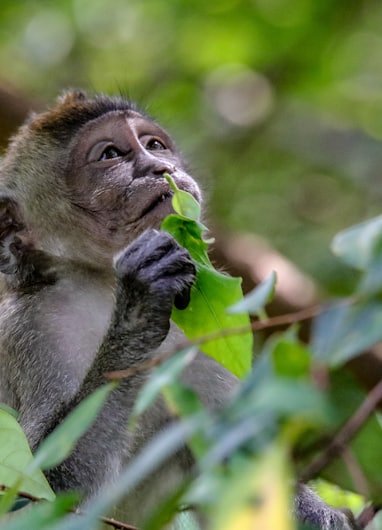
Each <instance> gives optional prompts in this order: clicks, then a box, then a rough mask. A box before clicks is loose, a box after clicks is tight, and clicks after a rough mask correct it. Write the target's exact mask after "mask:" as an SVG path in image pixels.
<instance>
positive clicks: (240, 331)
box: [105, 305, 325, 380]
mask: <svg viewBox="0 0 382 530" xmlns="http://www.w3.org/2000/svg"><path fill="white" fill-rule="evenodd" d="M324 310H325V307H324V306H321V305H316V306H313V307H308V308H306V309H302V310H301V311H296V312H294V313H288V314H286V315H279V316H276V317H272V318H267V319H265V320H258V321H256V322H252V323H251V324H248V325H247V326H239V327H236V328H226V329H221V330H219V331H214V332H212V333H208V334H206V335H202V336H201V337H198V338H197V339H194V340H190V341H187V342H180V343H179V344H177V345H176V347H175V348H173V349H172V350H170V351H166V352H163V353H161V354H160V355H157V356H156V357H154V358H152V359H148V360H147V361H145V362H143V363H139V364H136V365H134V366H131V367H130V368H127V369H126V370H116V371H114V372H108V373H107V374H105V377H106V378H107V379H111V380H116V379H123V378H125V377H131V376H132V375H135V374H137V373H139V372H144V371H146V370H150V369H152V368H154V367H155V366H158V365H160V364H162V363H163V362H164V361H165V360H166V359H168V358H170V357H171V356H172V355H174V354H175V353H176V352H178V351H180V350H183V349H185V348H189V347H190V346H200V345H201V344H205V343H207V342H211V341H213V340H217V339H221V338H223V337H231V336H234V335H244V334H245V333H249V332H254V331H262V330H264V329H269V328H276V327H280V326H288V325H291V324H295V323H296V322H301V321H303V320H308V319H310V318H313V317H315V316H317V315H319V314H320V313H322V312H323V311H324Z"/></svg>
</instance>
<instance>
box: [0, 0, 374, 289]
mask: <svg viewBox="0 0 382 530" xmlns="http://www.w3.org/2000/svg"><path fill="white" fill-rule="evenodd" d="M381 20H382V5H381V3H380V2H378V1H376V0H364V1H362V2H360V1H359V0H348V1H346V2H344V1H343V0H320V1H319V2H317V1H315V0H302V1H299V2H295V1H293V0H269V1H267V0H224V1H217V0H213V1H210V2H205V1H203V0H191V1H189V0H145V1H144V2H142V1H140V0H129V1H128V2H127V1H125V0H56V1H55V2H52V1H51V0H39V1H33V0H30V1H28V2H21V1H20V2H15V1H14V0H2V1H1V3H0V44H1V46H0V87H1V86H2V81H3V82H4V86H5V88H6V89H7V90H8V91H10V92H12V91H13V89H14V88H15V89H16V88H17V89H20V90H21V93H22V94H25V95H28V97H30V98H31V99H32V102H29V101H28V103H30V105H31V106H32V107H33V108H34V109H38V108H40V107H41V106H43V105H45V103H46V102H47V101H52V100H53V99H54V98H55V97H56V96H57V93H59V92H61V91H62V90H63V89H65V88H67V87H83V88H85V89H89V90H96V91H106V92H109V93H115V92H119V91H121V92H123V93H125V94H128V95H129V96H131V97H133V98H134V99H138V101H139V102H140V103H141V104H142V106H143V107H144V108H145V109H147V110H148V111H149V112H150V113H152V114H153V115H154V116H156V117H157V118H158V119H159V121H160V122H161V123H165V124H167V126H168V127H169V128H170V129H172V130H173V132H174V135H175V137H176V139H177V141H180V142H182V147H183V149H184V150H185V151H186V153H188V154H189V155H191V156H189V157H188V158H190V159H191V161H192V163H193V165H194V166H195V168H196V169H197V170H198V172H199V173H200V174H201V176H205V180H206V183H205V188H206V189H207V190H208V192H209V195H210V196H209V205H210V208H209V210H210V212H211V215H212V217H213V219H214V221H215V222H218V223H219V224H220V225H222V227H223V229H224V230H230V231H251V232H254V231H255V232H256V233H259V234H261V235H262V236H263V237H265V238H267V239H269V240H270V241H272V244H273V245H275V246H276V247H277V248H278V249H279V250H280V251H282V253H283V254H285V255H286V256H287V257H288V258H289V259H291V260H292V261H293V262H295V263H297V264H298V265H299V266H300V267H301V268H302V269H303V270H305V271H307V272H309V274H311V275H312V276H313V277H314V278H315V279H316V280H318V281H319V282H320V284H321V285H323V286H324V287H325V289H327V290H330V291H331V292H334V293H336V294H338V293H341V294H343V293H344V292H349V291H350V290H351V289H352V288H353V286H354V281H355V275H354V274H353V273H352V271H350V270H349V269H347V268H346V267H343V266H341V264H340V262H338V261H336V260H334V259H333V258H332V256H331V255H330V253H329V252H328V250H327V247H328V245H327V243H328V241H329V240H330V239H331V237H332V236H333V234H334V233H336V232H337V231H339V230H340V229H341V228H343V227H344V226H348V225H350V224H354V223H356V222H359V220H361V219H366V218H368V217H371V216H373V215H377V214H379V212H380V211H381V179H380V167H381V152H382V150H381V138H382V128H381V127H382V126H381V120H380V119H379V116H380V113H381V110H382V97H381V93H382V92H381V85H382V60H381V54H380V44H381V42H380V39H381V36H380V26H381ZM365 50H367V53H366V52H365ZM15 91H16V90H15ZM0 105H1V99H0ZM5 105H6V103H5ZM0 129H1V123H0Z"/></svg>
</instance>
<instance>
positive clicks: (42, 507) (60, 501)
mask: <svg viewBox="0 0 382 530" xmlns="http://www.w3.org/2000/svg"><path fill="white" fill-rule="evenodd" d="M77 502H78V496H77V495H75V494H73V493H70V494H65V495H60V496H59V497H57V498H56V499H55V500H54V502H44V503H42V502H41V503H36V504H34V505H33V506H32V505H30V506H28V508H27V509H24V510H20V511H19V512H17V513H13V514H12V517H11V519H10V520H8V519H7V518H5V520H4V523H3V524H1V523H0V530H26V529H28V530H52V528H53V524H55V523H57V522H58V521H64V520H68V518H73V517H74V516H73V515H68V512H69V511H70V510H72V509H73V507H74V505H75V504H76V503H77ZM77 517H78V516H77ZM85 528H86V530H92V528H94V529H95V526H93V527H89V526H88V527H84V530H85Z"/></svg>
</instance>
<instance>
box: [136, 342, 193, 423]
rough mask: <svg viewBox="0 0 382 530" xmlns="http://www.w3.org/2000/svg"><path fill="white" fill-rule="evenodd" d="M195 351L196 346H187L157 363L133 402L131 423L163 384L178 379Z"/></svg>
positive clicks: (150, 403)
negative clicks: (162, 361)
mask: <svg viewBox="0 0 382 530" xmlns="http://www.w3.org/2000/svg"><path fill="white" fill-rule="evenodd" d="M197 351H198V349H197V347H196V346H189V347H188V348H185V349H183V350H181V351H180V352H177V353H176V354H174V355H173V356H171V358H170V359H168V360H167V361H165V362H164V363H162V364H161V365H159V366H158V368H156V369H155V370H154V371H153V372H152V374H151V376H150V378H149V380H148V381H147V383H146V384H145V385H144V386H143V387H142V389H141V391H140V392H139V395H138V398H137V399H136V401H135V403H134V410H133V414H132V419H131V420H132V422H133V423H134V422H135V420H136V419H137V417H138V416H140V415H141V414H142V413H143V412H144V411H145V410H146V409H148V408H149V407H150V405H152V404H153V403H154V401H155V399H156V398H157V397H158V395H159V393H160V392H161V391H162V390H163V388H164V387H165V386H167V385H169V384H171V383H173V382H174V381H175V380H176V379H178V377H179V376H180V374H181V373H182V372H183V370H184V369H185V367H186V366H187V365H188V364H189V363H190V361H191V360H192V359H193V358H194V357H195V355H196V353H197Z"/></svg>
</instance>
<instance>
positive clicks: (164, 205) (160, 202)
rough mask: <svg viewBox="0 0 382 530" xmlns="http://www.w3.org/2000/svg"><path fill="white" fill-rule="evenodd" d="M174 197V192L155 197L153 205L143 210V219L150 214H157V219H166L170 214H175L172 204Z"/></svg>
mask: <svg viewBox="0 0 382 530" xmlns="http://www.w3.org/2000/svg"><path fill="white" fill-rule="evenodd" d="M172 196H173V192H172V191H166V192H164V193H161V194H160V195H158V196H157V197H155V199H153V200H152V201H151V203H150V204H149V205H148V206H147V207H146V208H145V209H144V210H143V212H142V214H141V218H142V217H146V216H147V215H150V214H155V216H156V217H157V216H158V215H159V216H161V217H162V216H163V217H165V216H166V215H168V214H169V213H171V212H173V211H174V210H173V208H172V203H171V199H172Z"/></svg>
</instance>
